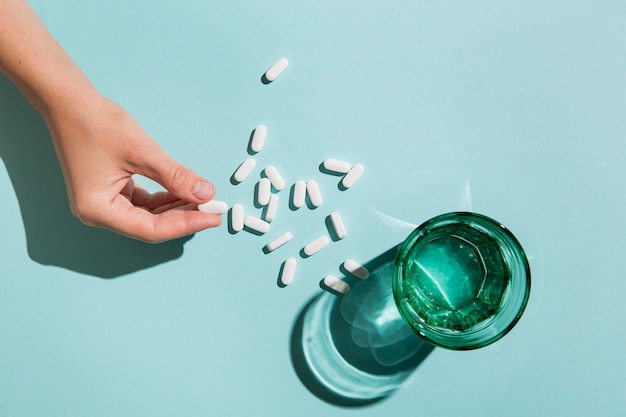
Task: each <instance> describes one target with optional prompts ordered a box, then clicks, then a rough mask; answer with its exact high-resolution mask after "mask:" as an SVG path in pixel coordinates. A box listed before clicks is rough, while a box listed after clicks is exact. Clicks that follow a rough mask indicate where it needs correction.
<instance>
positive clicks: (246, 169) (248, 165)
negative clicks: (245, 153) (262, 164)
mask: <svg viewBox="0 0 626 417" xmlns="http://www.w3.org/2000/svg"><path fill="white" fill-rule="evenodd" d="M255 166H256V161H255V160H254V158H248V159H246V160H245V161H243V163H242V164H241V165H239V168H237V171H235V174H234V176H233V177H234V178H235V181H237V182H242V181H243V180H245V179H246V178H247V177H248V175H250V173H251V172H252V170H253V169H254V167H255Z"/></svg>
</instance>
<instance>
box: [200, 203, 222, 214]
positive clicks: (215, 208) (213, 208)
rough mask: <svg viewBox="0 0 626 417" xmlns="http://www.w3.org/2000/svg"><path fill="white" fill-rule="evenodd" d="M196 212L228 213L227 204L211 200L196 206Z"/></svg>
mask: <svg viewBox="0 0 626 417" xmlns="http://www.w3.org/2000/svg"><path fill="white" fill-rule="evenodd" d="M198 210H199V211H202V212H204V213H212V214H224V213H226V211H228V204H226V203H225V202H223V201H219V200H211V201H207V202H206V203H202V204H198Z"/></svg>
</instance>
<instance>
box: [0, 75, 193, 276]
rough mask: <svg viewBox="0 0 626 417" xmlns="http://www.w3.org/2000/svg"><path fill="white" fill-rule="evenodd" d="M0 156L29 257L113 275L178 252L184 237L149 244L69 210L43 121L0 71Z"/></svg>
mask: <svg viewBox="0 0 626 417" xmlns="http://www.w3.org/2000/svg"><path fill="white" fill-rule="evenodd" d="M0 158H2V160H3V162H4V165H5V167H6V169H7V172H8V174H9V177H10V179H11V183H12V184H13V188H14V191H15V194H16V196H17V199H18V202H19V206H20V211H21V215H22V220H23V222H24V229H25V233H26V241H27V246H28V255H29V256H30V258H31V259H32V260H33V261H35V262H37V263H40V264H42V265H54V266H58V267H62V268H66V269H68V270H72V271H76V272H80V273H83V274H87V275H92V276H96V277H100V278H115V277H119V276H122V275H125V274H129V273H131V272H134V271H137V270H141V269H144V268H148V267H151V266H154V265H157V264H160V263H163V262H167V261H170V260H173V259H176V258H179V257H180V256H181V255H182V254H183V245H184V243H185V242H186V241H187V240H189V239H191V237H190V236H187V237H185V238H181V239H177V240H173V241H169V242H165V243H161V244H157V245H153V244H149V243H145V242H141V241H137V240H133V239H130V238H127V237H124V236H121V235H118V234H115V233H113V232H110V231H108V230H104V229H99V228H93V227H88V226H85V225H83V224H82V223H81V222H80V221H79V220H78V219H76V218H75V217H74V216H73V215H72V214H71V212H70V208H69V203H68V200H67V194H66V190H65V184H64V182H63V175H62V173H61V169H60V167H59V164H58V161H57V159H56V154H55V151H54V147H53V145H52V143H51V141H50V136H49V133H48V130H47V128H46V125H45V123H44V122H43V120H42V119H41V117H40V116H39V115H38V114H37V113H36V112H35V111H34V110H33V109H32V107H31V106H30V105H29V104H28V103H27V102H26V100H25V99H24V98H23V97H22V95H21V94H20V93H19V91H18V90H17V89H16V88H15V87H14V86H13V84H11V82H10V81H9V80H7V79H6V78H4V77H3V76H0Z"/></svg>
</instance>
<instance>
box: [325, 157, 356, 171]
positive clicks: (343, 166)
mask: <svg viewBox="0 0 626 417" xmlns="http://www.w3.org/2000/svg"><path fill="white" fill-rule="evenodd" d="M322 165H323V167H324V168H325V169H327V170H328V171H332V172H337V173H339V174H347V173H348V172H349V171H350V169H351V168H352V166H351V165H350V163H349V162H346V161H340V160H339V159H333V158H327V159H324V162H323V163H322Z"/></svg>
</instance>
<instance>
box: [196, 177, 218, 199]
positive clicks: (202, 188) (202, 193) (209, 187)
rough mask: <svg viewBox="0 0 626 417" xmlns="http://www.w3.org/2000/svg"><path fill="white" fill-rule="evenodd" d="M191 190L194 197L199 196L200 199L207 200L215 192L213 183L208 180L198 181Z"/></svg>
mask: <svg viewBox="0 0 626 417" xmlns="http://www.w3.org/2000/svg"><path fill="white" fill-rule="evenodd" d="M191 192H192V193H193V195H194V197H196V198H199V199H200V200H206V199H207V198H209V197H211V195H212V194H213V184H211V183H210V182H207V181H202V180H201V181H198V182H196V184H195V185H194V186H193V190H192V191H191Z"/></svg>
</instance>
